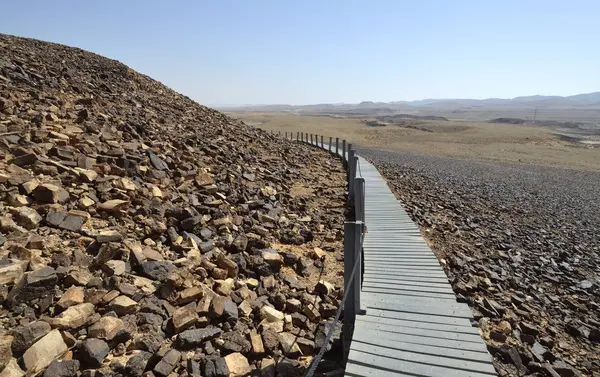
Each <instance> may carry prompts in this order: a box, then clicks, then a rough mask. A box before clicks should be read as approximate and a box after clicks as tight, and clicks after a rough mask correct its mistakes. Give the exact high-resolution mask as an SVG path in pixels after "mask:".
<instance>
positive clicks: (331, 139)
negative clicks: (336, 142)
mask: <svg viewBox="0 0 600 377" xmlns="http://www.w3.org/2000/svg"><path fill="white" fill-rule="evenodd" d="M332 143H333V137H331V136H329V153H331V148H332V145H331V144H332Z"/></svg>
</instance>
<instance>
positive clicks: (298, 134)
mask: <svg viewBox="0 0 600 377" xmlns="http://www.w3.org/2000/svg"><path fill="white" fill-rule="evenodd" d="M296 141H300V132H298V131H296Z"/></svg>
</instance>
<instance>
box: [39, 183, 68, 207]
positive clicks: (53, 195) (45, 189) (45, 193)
mask: <svg viewBox="0 0 600 377" xmlns="http://www.w3.org/2000/svg"><path fill="white" fill-rule="evenodd" d="M33 196H34V197H35V199H36V200H37V201H38V202H42V203H50V204H52V203H65V202H66V201H67V200H69V193H68V192H67V191H65V189H63V188H62V187H59V186H56V185H53V184H51V183H44V184H41V185H39V186H37V187H36V188H35V190H34V191H33Z"/></svg>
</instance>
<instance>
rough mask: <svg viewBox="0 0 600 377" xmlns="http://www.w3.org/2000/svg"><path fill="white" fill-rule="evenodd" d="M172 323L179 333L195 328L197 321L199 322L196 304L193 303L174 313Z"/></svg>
mask: <svg viewBox="0 0 600 377" xmlns="http://www.w3.org/2000/svg"><path fill="white" fill-rule="evenodd" d="M172 321H173V327H174V329H175V332H177V333H179V332H181V331H183V330H186V329H188V328H190V327H192V326H194V324H196V321H198V313H197V312H196V303H195V302H191V303H189V304H187V305H185V306H183V307H181V308H177V310H175V312H173V318H172Z"/></svg>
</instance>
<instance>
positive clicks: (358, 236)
mask: <svg viewBox="0 0 600 377" xmlns="http://www.w3.org/2000/svg"><path fill="white" fill-rule="evenodd" d="M363 229H364V227H363V223H362V222H361V221H355V222H354V261H355V262H356V263H357V266H356V272H355V273H354V279H353V280H352V286H353V287H354V316H355V317H356V315H357V314H365V313H364V312H362V311H361V310H360V290H361V288H362V264H363V261H362V237H363Z"/></svg>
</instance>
